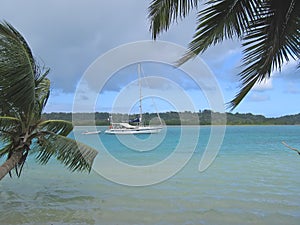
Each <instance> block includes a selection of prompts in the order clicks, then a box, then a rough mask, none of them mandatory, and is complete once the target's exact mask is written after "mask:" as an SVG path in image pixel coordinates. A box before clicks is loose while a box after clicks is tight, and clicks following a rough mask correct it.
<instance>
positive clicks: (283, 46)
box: [149, 0, 300, 109]
mask: <svg viewBox="0 0 300 225" xmlns="http://www.w3.org/2000/svg"><path fill="white" fill-rule="evenodd" d="M159 2H161V3H160V4H161V5H163V6H164V7H165V8H162V9H163V10H162V9H160V8H159V7H160V4H159ZM167 2H169V1H158V0H154V1H152V2H151V4H150V6H149V19H150V21H151V26H150V30H151V31H152V37H153V38H154V39H156V37H157V34H158V33H160V32H162V31H163V30H167V29H168V28H169V26H170V24H171V23H172V22H173V21H176V20H177V17H178V15H184V16H186V14H187V13H188V12H189V10H183V9H181V8H180V7H179V8H177V10H179V12H178V11H176V10H174V8H172V6H173V5H176V4H177V5H178V3H179V2H180V1H179V0H177V1H176V0H173V1H171V2H172V4H166V3H167ZM206 3H207V8H205V9H203V10H201V11H200V12H199V13H198V21H197V24H198V25H197V28H196V33H195V35H194V38H193V40H192V41H191V43H190V44H189V51H188V52H187V53H186V54H185V55H184V56H183V57H182V58H181V59H179V60H178V62H177V64H178V65H180V64H182V63H184V62H186V61H187V60H190V59H191V58H193V57H195V56H196V55H198V54H201V53H203V52H204V51H205V50H206V49H207V48H208V47H209V46H211V45H215V44H217V43H219V42H221V41H223V40H224V39H232V38H238V39H240V40H241V41H242V43H243V47H244V48H245V49H244V58H243V67H244V68H245V69H244V70H243V71H242V72H241V73H240V74H239V76H240V78H241V81H242V87H241V90H240V92H239V93H238V94H237V96H236V97H235V98H234V99H233V100H232V101H231V102H230V103H229V106H230V107H231V109H234V108H235V107H236V106H237V105H238V104H239V103H240V102H241V100H242V99H243V98H244V97H245V96H246V94H247V93H248V92H249V91H250V90H251V88H252V87H253V86H254V85H255V84H256V83H257V82H261V81H262V80H264V79H266V78H268V77H269V76H270V74H271V72H272V71H273V70H276V69H279V70H280V68H281V66H282V64H283V63H284V62H286V61H289V60H290V59H296V60H299V58H300V47H299V36H300V34H299V32H300V14H299V11H300V1H297V0H286V1H282V0H210V1H209V0H208V1H206ZM167 7H169V9H168V8H167ZM190 8H192V7H190ZM190 8H188V9H190ZM180 10H183V11H182V12H180ZM174 12H176V13H174ZM170 15H171V16H170ZM179 17H180V16H179ZM180 18H182V17H180ZM299 65H300V64H299Z"/></svg>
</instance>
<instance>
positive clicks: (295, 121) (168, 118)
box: [43, 109, 300, 126]
mask: <svg viewBox="0 0 300 225" xmlns="http://www.w3.org/2000/svg"><path fill="white" fill-rule="evenodd" d="M75 114H76V118H80V120H77V121H76V123H75V124H74V125H77V126H85V125H86V126H88V125H93V124H94V121H91V120H90V118H91V114H94V113H75ZM114 115H115V116H117V117H119V118H126V116H127V115H125V114H121V113H120V114H114ZM159 115H160V117H161V119H162V120H163V121H164V122H165V124H166V125H211V117H212V115H215V116H218V115H219V116H223V114H221V113H218V112H212V111H211V110H208V109H205V110H202V111H201V110H199V112H190V111H185V112H174V111H170V112H163V113H159ZM180 115H184V118H185V119H184V120H181V119H180ZM109 116H110V114H109V113H108V112H96V113H95V121H96V125H97V126H106V125H109V121H108V118H109ZM131 117H132V118H135V117H136V115H130V116H129V118H131ZM155 117H157V114H156V113H145V114H144V115H143V118H144V120H145V124H149V121H150V120H151V119H153V118H155ZM197 117H198V119H195V118H197ZM43 118H44V119H51V120H52V119H53V120H55V119H62V120H67V121H72V113H70V112H68V113H65V112H51V113H44V114H43ZM186 118H191V119H190V120H189V119H186ZM226 118H227V125H300V113H298V114H295V115H286V116H281V117H270V118H268V117H265V116H263V115H254V114H252V113H230V112H226ZM195 121H199V124H195ZM214 124H215V125H218V123H214ZM220 124H221V123H220Z"/></svg>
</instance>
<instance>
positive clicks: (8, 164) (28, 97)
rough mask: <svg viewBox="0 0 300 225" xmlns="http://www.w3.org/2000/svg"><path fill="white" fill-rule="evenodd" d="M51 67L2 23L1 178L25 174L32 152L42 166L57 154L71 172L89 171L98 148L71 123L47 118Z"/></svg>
mask: <svg viewBox="0 0 300 225" xmlns="http://www.w3.org/2000/svg"><path fill="white" fill-rule="evenodd" d="M48 73H49V69H46V68H44V67H42V66H40V65H39V64H38V63H37V61H36V60H35V59H34V57H33V54H32V52H31V50H30V48H29V46H28V44H27V43H26V41H25V39H24V38H23V37H22V35H21V34H20V33H19V32H18V31H17V30H16V29H15V28H14V27H13V26H12V25H10V24H8V23H7V22H2V23H0V146H2V148H1V149H0V157H3V156H6V157H7V159H6V161H5V162H4V163H3V165H1V166H0V180H1V179H2V178H3V177H4V176H5V175H6V174H8V173H9V174H10V175H11V170H12V169H14V168H15V170H16V174H17V176H20V174H21V171H22V167H23V165H24V163H25V161H26V159H27V156H28V154H30V153H33V154H35V156H36V159H37V161H38V162H39V163H41V164H46V163H47V162H48V161H49V159H50V158H51V157H52V156H55V157H56V158H57V160H59V161H60V162H61V163H63V164H65V165H66V166H67V167H68V168H69V169H71V170H72V171H90V170H91V165H92V163H93V160H94V158H95V156H96V154H97V151H96V150H94V149H92V148H90V147H88V146H86V145H84V144H80V143H76V141H75V140H72V139H69V138H67V137H66V136H67V135H68V134H69V133H70V132H71V131H72V129H73V126H72V123H70V122H67V121H63V120H47V121H44V120H43V119H42V111H43V109H44V107H45V105H46V103H47V100H48V97H49V94H50V81H49V79H48V78H46V76H47V74H48Z"/></svg>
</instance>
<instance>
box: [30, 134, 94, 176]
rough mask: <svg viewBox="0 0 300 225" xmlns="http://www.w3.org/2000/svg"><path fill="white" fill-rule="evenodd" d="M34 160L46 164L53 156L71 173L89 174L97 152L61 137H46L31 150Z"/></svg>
mask: <svg viewBox="0 0 300 225" xmlns="http://www.w3.org/2000/svg"><path fill="white" fill-rule="evenodd" d="M33 151H34V152H36V153H37V155H36V159H37V161H38V162H39V163H41V164H46V163H47V162H48V161H49V159H50V158H51V157H52V156H54V157H56V159H57V160H58V161H60V162H62V163H63V164H64V165H65V166H67V167H68V168H69V169H70V170H71V171H88V172H90V170H91V168H92V164H93V161H94V158H95V157H96V155H97V154H98V152H97V151H96V150H95V149H93V148H91V147H89V146H87V145H84V144H82V143H78V142H76V141H75V140H73V139H70V138H67V137H64V136H61V135H47V136H44V137H43V141H41V142H39V143H38V144H37V145H36V146H35V147H34V149H33Z"/></svg>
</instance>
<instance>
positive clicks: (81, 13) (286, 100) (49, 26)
mask: <svg viewBox="0 0 300 225" xmlns="http://www.w3.org/2000/svg"><path fill="white" fill-rule="evenodd" d="M0 2H1V8H0V15H1V18H0V19H1V20H2V21H3V20H5V21H7V22H9V23H11V24H12V25H13V26H14V27H15V28H16V29H17V30H18V31H19V32H20V33H21V34H22V35H23V36H24V37H25V39H26V40H27V42H28V44H29V45H30V47H31V49H32V51H33V53H34V56H35V57H36V58H37V60H39V61H40V62H41V63H43V64H45V66H47V67H49V68H50V69H51V72H50V74H49V78H50V80H51V83H52V88H51V97H50V99H49V101H48V104H47V106H46V109H45V110H46V112H71V111H72V110H74V101H75V100H77V101H79V100H78V99H76V94H78V93H80V101H81V103H82V105H81V106H82V107H81V108H80V109H79V108H78V111H81V110H82V111H86V110H88V107H85V105H84V103H85V102H89V99H90V100H93V98H92V97H91V96H94V95H95V96H96V97H95V98H96V102H94V108H93V109H94V110H96V111H105V112H110V111H114V110H115V111H118V110H121V111H122V109H121V108H122V107H125V106H123V105H122V103H124V99H125V97H128V99H129V96H133V95H134V93H137V92H138V91H139V86H138V82H137V76H138V74H137V64H136V63H132V64H130V63H127V64H126V65H124V66H123V67H122V66H119V68H118V70H115V71H114V73H111V74H109V76H108V75H103V73H102V74H98V75H97V76H98V77H97V78H94V79H93V81H92V82H91V83H89V84H86V83H84V79H83V78H84V77H85V75H86V74H87V73H89V71H90V70H91V69H92V68H93V66H95V64H97V62H98V61H99V60H102V61H103V58H104V59H105V60H106V64H102V67H109V66H111V65H113V66H115V65H119V64H118V63H117V62H115V61H114V59H115V58H114V57H112V58H110V61H108V60H107V55H109V53H111V52H113V53H114V54H117V53H118V49H121V50H122V51H123V52H124V51H126V46H131V47H132V48H131V49H130V48H129V49H128V48H127V52H126V53H127V54H124V55H120V54H119V55H117V57H116V58H118V59H119V58H120V57H124V58H130V57H131V54H133V52H137V51H135V44H133V45H132V43H141V42H142V43H143V42H146V43H148V42H149V41H151V33H150V31H149V26H150V23H149V21H148V19H147V14H148V11H147V7H148V6H149V3H150V0H149V1H146V0H126V1H122V0H110V1H106V0H89V1H79V0H78V1H71V0H45V1H39V0H26V1H17V0H9V1H7V0H6V1H4V0H0ZM195 23H196V13H195V12H192V13H191V14H190V16H188V17H187V18H185V19H184V20H182V21H178V22H177V23H174V24H173V25H172V26H171V27H170V30H169V31H168V32H164V33H162V34H161V35H160V36H159V37H158V39H157V40H158V41H164V42H165V43H166V46H169V45H172V44H174V46H175V45H176V46H180V47H182V48H183V49H184V48H186V47H187V46H188V43H189V42H190V41H191V40H192V37H193V34H194V30H195V27H196V24H195ZM120 46H121V47H120ZM124 46H125V47H124ZM115 49H117V50H115ZM172 49H173V50H174V49H177V48H176V47H172ZM144 50H147V49H144ZM152 50H153V49H150V48H149V51H150V52H151V51H152ZM170 52H172V50H169V51H168V52H164V49H163V48H161V49H158V53H160V54H164V55H168V54H170ZM174 52H176V51H174ZM179 52H180V51H179ZM134 54H138V53H134ZM142 54H143V57H144V55H145V52H144V53H142ZM160 54H158V58H159V57H160ZM174 54H175V53H174ZM176 54H177V55H178V57H180V54H178V52H176ZM176 54H175V55H176ZM177 55H176V56H177ZM143 57H142V58H143ZM198 58H199V60H200V61H199V60H198V61H197V60H195V61H194V62H191V65H192V64H197V63H198V64H199V62H200V64H201V63H202V64H201V65H202V67H201V68H200V67H198V68H199V70H198V75H199V74H200V73H201V71H202V69H203V68H204V67H205V70H206V69H207V68H208V70H209V72H208V73H209V74H210V75H209V76H213V79H215V82H216V83H217V86H218V88H219V89H218V88H217V89H218V90H219V92H221V94H222V95H223V98H219V97H216V96H217V95H215V98H218V101H222V102H223V103H224V104H225V103H227V102H229V101H230V100H232V99H233V98H234V96H235V95H236V93H237V92H238V90H239V88H240V85H241V84H240V82H239V79H238V76H237V74H238V72H239V71H240V70H241V68H240V67H239V65H240V64H241V59H242V48H241V43H239V42H238V41H237V40H226V41H224V42H223V43H220V44H217V45H215V46H213V47H211V48H209V49H208V50H207V51H206V52H205V53H204V54H202V55H201V56H199V57H198ZM120 61H123V59H120ZM114 63H115V64H114ZM296 66H297V63H296V62H290V63H289V64H285V65H284V66H283V68H282V70H281V72H277V71H275V72H274V73H273V74H272V75H271V78H270V79H269V80H267V81H265V82H263V83H262V84H260V85H257V86H256V87H255V88H254V89H253V90H252V91H251V92H250V93H249V94H248V95H247V97H246V98H245V99H244V100H243V101H242V102H241V104H240V105H239V106H238V107H237V108H236V109H235V110H234V111H233V113H236V112H239V113H253V114H262V115H265V116H267V117H278V116H282V115H288V114H296V113H299V112H300V107H299V104H298V103H299V97H300V76H299V75H300V71H299V70H297V69H296ZM195 68H196V67H195ZM203 70H204V69H203ZM142 71H143V74H144V76H146V77H147V76H150V77H152V78H153V79H150V78H144V79H143V82H144V83H145V82H146V83H148V84H147V85H148V86H147V87H146V88H145V90H144V92H143V97H144V100H145V103H144V105H143V106H144V110H145V111H151V109H150V108H151V106H153V105H154V104H153V100H152V99H153V98H154V99H155V101H157V103H158V104H157V106H155V108H156V107H157V108H158V110H159V111H170V110H180V111H182V110H183V111H184V110H187V111H190V110H191V111H193V110H194V111H198V110H203V109H212V107H211V104H210V99H207V96H210V93H212V90H213V89H216V87H213V86H210V85H208V84H209V82H210V81H208V79H207V77H205V75H203V77H202V75H201V76H200V75H199V77H200V78H201V79H202V80H198V81H197V82H195V80H194V79H193V78H194V77H193V76H192V77H190V76H188V74H187V73H186V71H184V70H180V69H175V68H174V67H172V66H171V65H170V64H167V63H165V62H163V63H161V62H144V63H142ZM103 72H105V70H104V71H103ZM100 76H108V77H109V79H107V80H105V83H104V84H103V85H102V86H101V87H100V86H97V85H99V84H98V83H97V82H98V81H100V80H101V79H102V78H101V77H100ZM199 83H201V84H200V86H199V85H197V84H199ZM93 85H94V86H95V85H96V86H97V88H98V89H97V88H96V89H93ZM212 85H215V83H212ZM79 87H80V88H79ZM81 88H83V89H81ZM99 88H100V89H99ZM78 96H79V95H78ZM208 98H210V97H208ZM178 99H180V100H178ZM130 101H131V102H130V107H129V108H128V109H125V110H129V111H131V112H133V111H135V110H136V109H135V108H136V105H137V103H138V100H137V98H132V99H131V100H130ZM188 101H189V102H191V103H192V105H193V106H192V107H191V105H188V104H185V103H186V102H188ZM76 104H77V103H76ZM116 105H117V107H115V106H116ZM179 105H180V107H179ZM137 108H138V107H137ZM123 110H124V108H123ZM227 111H228V110H227Z"/></svg>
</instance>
